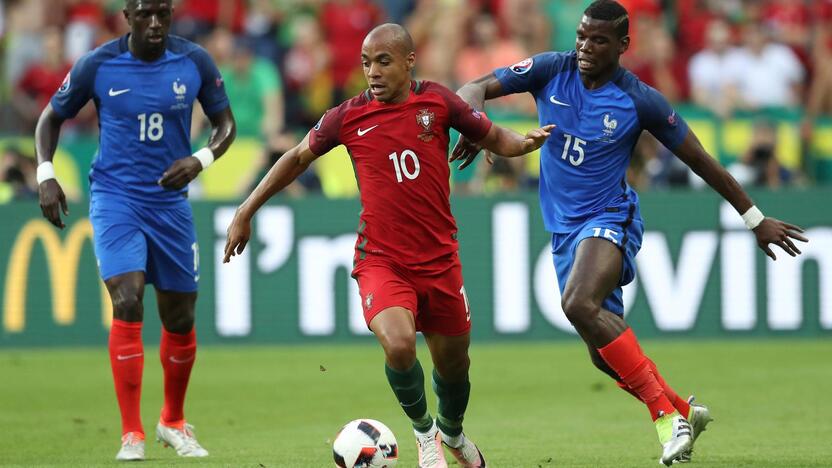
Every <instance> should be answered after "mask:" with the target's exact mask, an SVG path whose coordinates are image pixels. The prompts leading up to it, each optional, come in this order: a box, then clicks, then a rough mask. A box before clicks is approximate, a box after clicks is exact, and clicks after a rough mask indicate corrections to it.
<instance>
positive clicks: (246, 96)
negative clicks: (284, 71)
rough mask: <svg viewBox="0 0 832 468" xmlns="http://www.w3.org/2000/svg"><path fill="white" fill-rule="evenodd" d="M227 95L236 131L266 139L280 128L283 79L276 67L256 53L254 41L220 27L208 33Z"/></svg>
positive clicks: (281, 129)
mask: <svg viewBox="0 0 832 468" xmlns="http://www.w3.org/2000/svg"><path fill="white" fill-rule="evenodd" d="M210 42H211V46H210V50H211V51H212V52H213V53H214V56H215V57H216V60H217V64H218V65H219V69H220V73H221V74H222V77H223V81H224V82H225V91H226V93H227V94H228V99H229V100H230V101H231V102H233V103H234V119H235V120H236V121H237V135H239V136H255V137H259V138H263V139H265V140H267V141H268V140H269V139H270V138H272V137H274V136H276V135H278V134H279V133H280V132H282V131H283V123H284V109H283V83H282V80H281V79H280V73H279V72H278V70H277V68H276V67H275V66H274V64H272V63H271V62H269V61H268V60H265V59H262V58H259V57H255V56H254V52H253V42H252V41H251V40H249V39H247V38H245V37H236V38H235V36H234V35H233V34H232V33H231V31H229V30H227V29H223V28H218V29H216V30H214V33H213V34H212V35H211V41H210Z"/></svg>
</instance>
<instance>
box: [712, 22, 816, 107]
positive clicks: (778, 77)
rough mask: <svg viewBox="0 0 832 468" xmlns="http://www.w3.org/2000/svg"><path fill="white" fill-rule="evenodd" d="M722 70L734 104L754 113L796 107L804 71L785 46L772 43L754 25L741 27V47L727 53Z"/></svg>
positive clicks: (798, 102) (767, 35)
mask: <svg viewBox="0 0 832 468" xmlns="http://www.w3.org/2000/svg"><path fill="white" fill-rule="evenodd" d="M727 63H728V65H729V66H728V68H727V69H726V70H725V73H726V75H727V80H728V82H729V83H730V85H729V89H730V90H731V91H730V92H731V94H732V96H733V98H732V100H733V103H734V105H735V106H736V107H737V108H739V109H745V110H756V109H760V108H767V107H768V108H770V107H793V106H797V105H799V104H800V96H801V88H802V83H803V78H804V75H805V71H804V68H803V65H801V63H800V60H798V58H797V56H796V55H795V53H794V52H793V51H792V50H791V49H790V48H789V47H788V46H786V45H783V44H779V43H776V42H772V41H771V40H770V38H769V33H768V31H766V30H765V29H764V28H763V27H762V26H760V25H759V24H757V23H746V24H745V25H744V27H743V46H742V47H739V48H737V49H735V50H734V51H732V52H731V54H730V56H729V57H728V59H727Z"/></svg>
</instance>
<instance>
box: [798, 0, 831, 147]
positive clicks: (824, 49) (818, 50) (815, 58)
mask: <svg viewBox="0 0 832 468" xmlns="http://www.w3.org/2000/svg"><path fill="white" fill-rule="evenodd" d="M815 6H816V8H815V12H814V14H815V18H816V25H815V31H814V34H813V36H814V40H813V43H814V47H813V48H812V68H813V71H814V76H813V77H812V82H811V84H810V87H809V92H808V97H807V103H806V115H805V118H804V119H803V123H802V125H801V135H802V137H803V138H804V139H805V141H809V140H810V139H811V136H812V133H813V129H814V125H815V119H817V117H819V116H821V115H827V116H830V115H832V0H825V1H824V2H817V3H816V5H815Z"/></svg>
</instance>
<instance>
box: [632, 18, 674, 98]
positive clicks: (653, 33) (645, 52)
mask: <svg viewBox="0 0 832 468" xmlns="http://www.w3.org/2000/svg"><path fill="white" fill-rule="evenodd" d="M641 37H642V40H643V43H642V45H641V47H639V49H638V50H637V51H636V52H635V53H636V54H638V58H637V59H636V60H634V61H631V62H630V71H632V72H633V73H634V74H635V75H636V76H638V77H639V79H640V80H642V81H643V82H645V83H647V84H648V85H650V86H652V87H654V88H656V89H657V90H658V91H660V92H661V93H662V94H664V96H665V97H666V98H667V99H668V100H669V101H670V102H679V101H681V100H682V99H684V98H685V97H686V96H687V77H686V74H685V61H684V59H683V57H682V56H681V55H680V54H677V53H676V45H675V43H674V42H673V38H672V37H671V36H670V33H669V32H668V31H667V29H665V28H664V27H663V26H662V25H661V24H660V23H658V22H653V21H647V22H644V23H643V24H642V33H641Z"/></svg>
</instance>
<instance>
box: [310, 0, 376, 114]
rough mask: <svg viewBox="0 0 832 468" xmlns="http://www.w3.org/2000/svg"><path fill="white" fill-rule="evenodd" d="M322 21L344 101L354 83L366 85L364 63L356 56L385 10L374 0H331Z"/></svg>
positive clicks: (336, 95) (338, 96) (337, 89)
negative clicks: (373, 0)
mask: <svg viewBox="0 0 832 468" xmlns="http://www.w3.org/2000/svg"><path fill="white" fill-rule="evenodd" d="M320 15H321V16H320V18H321V24H322V25H323V29H324V35H325V37H326V42H327V45H328V46H329V51H330V54H331V56H332V78H333V79H334V85H335V86H334V96H333V100H334V101H335V102H341V101H343V100H344V97H346V96H347V95H348V94H350V93H351V91H356V90H353V89H352V88H353V87H354V86H358V87H359V88H360V87H362V86H364V84H363V78H362V77H361V67H360V65H361V63H360V62H359V61H358V60H356V59H355V54H356V51H359V50H361V41H362V40H363V38H364V36H365V35H366V34H367V33H368V32H370V30H371V29H373V27H374V26H376V25H377V24H379V23H380V22H381V20H382V18H383V13H382V11H381V10H380V9H379V8H378V7H377V6H376V5H375V4H374V3H373V2H371V1H370V0H328V1H326V2H325V3H324V4H323V6H322V7H321V12H320Z"/></svg>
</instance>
